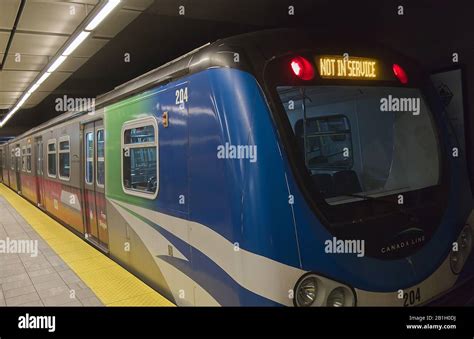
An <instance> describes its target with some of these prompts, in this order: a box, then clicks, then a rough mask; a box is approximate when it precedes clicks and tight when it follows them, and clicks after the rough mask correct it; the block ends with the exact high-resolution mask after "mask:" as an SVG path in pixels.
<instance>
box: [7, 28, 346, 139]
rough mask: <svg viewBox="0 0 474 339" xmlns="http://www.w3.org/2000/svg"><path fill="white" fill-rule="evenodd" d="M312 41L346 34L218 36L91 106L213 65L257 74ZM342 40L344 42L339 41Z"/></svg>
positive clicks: (331, 42) (66, 116) (64, 117)
mask: <svg viewBox="0 0 474 339" xmlns="http://www.w3.org/2000/svg"><path fill="white" fill-rule="evenodd" d="M315 40H317V41H318V43H319V44H320V45H325V46H335V47H336V46H338V47H340V46H341V44H342V45H344V46H347V45H348V44H349V40H348V39H347V36H346V37H344V38H342V37H337V38H335V37H334V36H333V37H331V38H330V37H328V36H326V37H325V38H324V37H321V34H311V31H308V30H299V29H270V30H262V31H257V32H250V33H245V34H240V35H235V36H231V37H228V38H223V39H219V40H216V41H215V42H213V43H207V44H205V45H203V46H201V47H198V48H196V49H194V50H192V51H191V52H189V53H187V54H185V55H182V56H180V57H178V58H176V59H174V60H172V61H170V62H168V63H166V64H164V65H162V66H160V67H158V68H155V69H153V70H151V71H149V72H147V73H145V74H143V75H141V76H138V77H136V78H134V79H131V80H130V81H128V82H125V83H123V84H121V85H119V86H117V87H115V88H114V89H113V90H111V91H109V92H107V93H104V94H102V95H98V96H97V98H96V105H95V108H96V110H98V111H100V110H101V109H102V108H103V107H105V106H106V105H110V104H112V103H115V102H118V101H120V100H122V99H124V98H127V97H130V96H132V95H134V94H138V93H141V92H143V91H146V90H147V89H150V88H152V87H155V86H157V85H161V84H166V83H168V82H171V81H174V80H176V79H178V78H181V77H183V76H186V75H190V74H193V73H197V72H199V71H202V70H205V69H209V68H214V67H227V68H237V69H242V70H247V71H250V72H252V73H253V74H254V75H255V76H256V77H259V74H258V73H259V72H258V71H257V70H258V69H259V67H261V66H263V64H264V62H265V61H266V60H268V59H270V58H271V57H273V56H275V55H279V54H282V53H285V52H288V51H291V50H294V49H301V48H302V47H304V46H307V47H308V46H314V45H312V44H313V43H314V42H315ZM343 40H345V42H344V43H341V41H343ZM336 42H337V43H336ZM346 42H347V43H346ZM235 53H239V54H241V57H240V58H239V59H240V60H239V61H238V62H236V61H235V59H234V54H235ZM262 68H263V67H262ZM86 113H87V112H77V111H76V112H66V113H63V114H61V115H58V116H57V117H54V118H52V119H50V120H48V121H46V122H44V123H42V124H40V125H38V126H36V127H34V128H32V129H30V130H28V131H27V132H25V133H23V134H21V135H19V136H17V137H15V138H14V139H11V140H9V141H8V142H7V143H11V142H14V141H15V140H18V139H22V138H24V137H26V136H29V135H32V134H35V133H38V132H40V131H42V130H44V129H47V128H50V127H52V126H56V125H58V124H60V123H63V122H65V121H69V120H71V119H74V118H76V117H79V116H82V115H84V114H86Z"/></svg>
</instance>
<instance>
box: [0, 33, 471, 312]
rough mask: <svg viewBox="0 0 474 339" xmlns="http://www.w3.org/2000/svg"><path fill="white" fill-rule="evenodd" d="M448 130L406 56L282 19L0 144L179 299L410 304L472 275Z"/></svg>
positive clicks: (24, 191) (57, 199)
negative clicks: (278, 26) (289, 25)
mask: <svg viewBox="0 0 474 339" xmlns="http://www.w3.org/2000/svg"><path fill="white" fill-rule="evenodd" d="M458 147H459V146H458V141H457V138H456V135H455V134H454V133H453V131H452V129H451V128H450V127H449V123H448V119H447V118H446V116H445V114H444V113H443V106H442V105H441V103H440V101H439V99H438V95H437V93H436V91H435V90H434V88H433V87H432V85H431V83H430V81H429V78H428V77H427V75H426V74H425V73H424V72H423V71H422V69H421V68H420V66H419V65H418V64H417V63H416V62H414V61H412V60H411V59H409V58H407V57H404V56H403V55H401V54H399V53H398V52H395V51H392V50H390V49H388V48H385V47H383V46H379V45H370V44H354V43H353V42H348V41H344V40H343V39H337V40H336V39H323V38H321V35H320V34H315V33H312V32H309V31H300V30H292V29H288V30H287V29H282V30H268V31H261V32H253V33H247V34H243V35H238V36H234V37H230V38H225V39H221V40H218V41H216V42H214V43H210V44H207V45H205V46H202V47H200V48H198V49H196V50H194V51H192V52H190V53H188V54H186V55H184V56H182V57H180V58H178V59H176V60H174V61H171V62H169V63H167V64H165V65H163V66H161V67H159V68H157V69H154V70H152V71H150V72H148V73H146V74H143V75H142V76H140V77H138V78H136V79H133V80H131V81H129V82H127V83H125V84H122V85H120V86H118V87H116V88H114V89H113V90H111V91H110V92H108V93H105V94H103V95H100V96H98V97H97V98H96V102H95V106H94V107H93V109H89V108H88V109H83V110H75V111H68V112H66V113H63V114H61V115H58V116H57V117H55V118H54V119H52V120H50V121H48V122H46V123H43V124H42V125H39V126H37V127H35V128H33V129H31V130H29V131H27V132H25V133H23V134H22V135H20V136H18V137H16V138H14V139H13V140H10V141H9V142H7V143H6V144H3V145H1V153H2V154H1V157H0V158H1V167H2V171H1V176H2V180H3V183H4V184H5V185H7V186H8V187H10V188H11V189H12V190H14V191H16V192H18V194H21V195H22V196H23V197H24V198H26V199H28V200H29V201H30V202H31V203H32V204H35V205H37V206H38V208H40V209H42V210H44V211H45V213H47V214H49V215H50V216H52V217H54V218H55V219H57V220H59V221H60V222H61V223H62V224H63V225H64V226H65V227H67V228H69V229H70V230H71V231H72V232H74V233H76V234H77V235H78V236H80V237H82V238H83V239H84V240H85V241H87V242H90V243H91V244H92V245H93V246H96V247H97V248H98V249H100V250H102V251H103V252H104V253H106V254H107V255H108V256H110V257H111V258H112V259H113V260H115V261H117V262H118V263H120V264H121V265H123V266H124V267H125V268H127V269H128V270H129V271H130V272H132V273H133V274H135V275H136V276H138V277H139V278H140V279H142V280H143V281H144V282H146V283H147V284H149V285H150V286H152V287H153V288H155V289H156V290H157V291H159V292H160V293H162V294H163V295H164V296H165V297H167V298H168V299H169V300H171V301H172V302H174V303H176V304H177V305H183V306H193V305H196V306H218V305H222V306H281V305H284V306H331V307H338V306H415V305H429V304H430V303H431V302H433V301H435V300H437V299H438V298H439V297H440V296H443V295H446V294H447V293H448V292H450V291H451V290H453V289H455V288H456V287H458V286H459V285H460V284H462V283H463V282H465V281H467V280H468V279H469V278H471V277H472V275H473V270H474V263H473V260H474V259H473V255H472V253H471V248H472V232H473V229H472V228H473V227H474V214H472V208H473V199H472V192H471V189H470V185H469V175H468V171H467V167H466V163H465V160H463V157H462V156H458V154H459V152H460V150H459V149H458Z"/></svg>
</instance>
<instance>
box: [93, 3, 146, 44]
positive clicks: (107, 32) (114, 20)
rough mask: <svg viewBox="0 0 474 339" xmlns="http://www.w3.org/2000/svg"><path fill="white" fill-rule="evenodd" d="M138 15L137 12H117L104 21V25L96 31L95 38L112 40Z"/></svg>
mask: <svg viewBox="0 0 474 339" xmlns="http://www.w3.org/2000/svg"><path fill="white" fill-rule="evenodd" d="M140 14H141V12H138V11H130V10H124V9H122V10H119V11H117V12H115V13H114V15H111V16H110V17H108V18H107V19H105V21H104V24H103V25H100V26H99V28H98V29H97V30H96V32H95V36H99V37H107V38H113V37H114V36H116V35H117V34H118V33H119V32H120V31H121V30H122V29H124V28H125V27H127V26H128V25H129V24H130V23H131V22H132V21H133V20H135V19H136V18H137V17H138V16H139V15H140Z"/></svg>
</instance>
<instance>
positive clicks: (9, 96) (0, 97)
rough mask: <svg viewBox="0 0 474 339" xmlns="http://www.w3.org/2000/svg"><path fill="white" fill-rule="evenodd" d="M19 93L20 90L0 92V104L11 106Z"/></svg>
mask: <svg viewBox="0 0 474 339" xmlns="http://www.w3.org/2000/svg"><path fill="white" fill-rule="evenodd" d="M21 94H22V92H0V105H7V106H8V107H10V106H12V105H13V104H14V103H15V102H16V101H17V100H18V98H19V97H20V95H21Z"/></svg>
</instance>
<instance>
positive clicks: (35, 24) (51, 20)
mask: <svg viewBox="0 0 474 339" xmlns="http://www.w3.org/2000/svg"><path fill="white" fill-rule="evenodd" d="M86 7H87V6H86V5H83V4H76V3H66V2H45V1H27V2H26V5H25V8H24V9H23V14H22V16H21V19H20V22H19V23H18V30H21V31H31V32H41V33H55V34H72V33H73V32H74V30H75V29H76V27H77V26H79V24H80V23H81V22H82V21H83V20H84V19H85V17H86V16H87V13H86Z"/></svg>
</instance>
